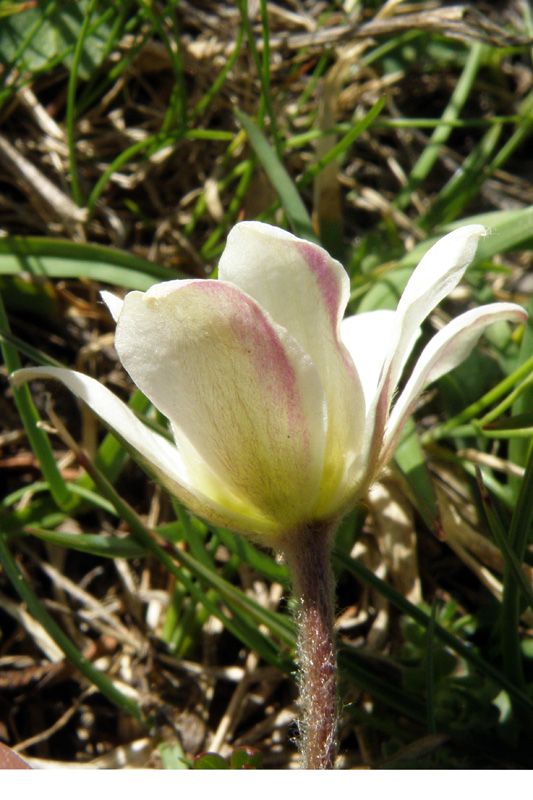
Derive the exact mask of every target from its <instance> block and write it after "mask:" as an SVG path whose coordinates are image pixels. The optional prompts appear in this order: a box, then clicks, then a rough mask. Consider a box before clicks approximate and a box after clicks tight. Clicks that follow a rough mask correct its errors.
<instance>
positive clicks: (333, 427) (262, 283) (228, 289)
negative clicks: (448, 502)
mask: <svg viewBox="0 0 533 800" xmlns="http://www.w3.org/2000/svg"><path fill="white" fill-rule="evenodd" d="M483 233H484V228H483V227H482V226H480V225H468V226H466V227H464V228H460V229H458V230H456V231H454V232H453V233H450V234H448V235H447V236H445V237H444V238H443V239H441V240H440V241H438V242H437V244H435V245H434V246H433V247H432V248H431V249H430V250H429V251H428V252H427V253H426V255H425V256H424V257H423V259H422V261H421V262H420V264H419V265H418V267H417V268H416V270H415V271H414V272H413V275H412V276H411V278H410V280H409V282H408V284H407V286H406V288H405V291H404V293H403V295H402V297H401V299H400V301H399V303H398V307H397V309H396V311H372V312H368V313H364V314H358V315H356V316H353V317H348V318H347V319H345V320H344V321H343V316H344V311H345V309H346V306H347V303H348V299H349V289H350V286H349V280H348V276H347V274H346V273H345V271H344V269H343V267H342V266H341V264H339V262H338V261H335V260H334V259H333V258H331V257H330V256H329V255H328V253H326V251H325V250H323V249H322V248H321V247H319V246H317V245H315V244H311V243H310V242H307V241H303V240H301V239H298V238H296V237H295V236H293V235H291V234H290V233H287V232H286V231H283V230H280V229H278V228H274V227H271V226H270V225H264V224H262V223H258V222H242V223H240V224H238V225H236V226H235V228H233V230H232V231H231V233H230V235H229V237H228V242H227V245H226V248H225V250H224V252H223V254H222V257H221V260H220V264H219V271H218V277H219V279H218V280H178V281H168V282H164V283H160V284H158V285H156V286H153V287H152V288H151V289H149V290H148V291H147V292H144V293H143V292H130V293H129V294H127V295H126V297H125V299H124V300H121V299H119V298H118V297H116V296H115V295H113V294H110V293H108V292H103V293H102V296H103V299H104V300H105V302H106V303H107V305H108V307H109V310H110V311H111V313H112V315H113V317H114V318H115V320H116V323H117V327H116V336H115V346H116V350H117V352H118V355H119V358H120V361H121V362H122V364H123V366H124V367H125V369H126V370H127V372H128V373H129V374H130V376H131V378H132V380H133V382H134V383H135V384H136V385H137V386H138V387H139V388H140V389H141V390H142V391H143V392H144V394H145V395H146V396H147V397H148V398H149V399H150V400H151V401H152V403H153V405H154V406H155V407H156V408H157V409H159V411H160V412H162V413H163V414H164V415H165V416H166V417H167V419H168V420H169V423H170V428H171V432H172V437H173V440H172V441H171V440H169V439H167V438H165V436H163V435H162V434H160V433H158V432H156V431H154V430H152V429H150V428H148V427H146V426H145V425H144V424H143V423H142V422H141V421H140V420H139V419H138V418H137V417H136V416H135V415H134V414H133V413H132V411H131V410H130V409H129V408H128V407H127V406H126V405H125V404H124V403H123V402H122V401H121V400H119V399H118V398H117V397H116V396H115V395H114V394H113V393H112V392H110V391H109V389H107V388H106V387H105V386H103V385H102V384H101V383H99V382H98V381H96V380H94V379H93V378H89V377H87V376H86V375H82V374H80V373H78V372H73V371H71V370H68V369H62V368H54V367H47V368H42V367H36V368H29V369H23V370H19V371H17V372H16V373H15V374H14V375H13V380H14V382H15V384H18V383H20V382H22V381H26V380H29V379H31V378H35V377H49V378H57V379H59V380H60V381H62V382H63V383H64V384H65V385H66V386H67V387H68V388H69V389H71V390H72V391H73V392H74V393H75V394H77V395H78V397H80V398H81V399H82V400H83V401H85V403H87V405H89V406H90V407H91V408H92V409H93V411H95V412H96V414H98V415H99V416H100V417H101V418H102V420H103V421H104V422H105V423H106V424H107V425H108V426H109V427H110V428H111V429H112V430H113V431H114V432H115V434H116V435H117V436H118V437H119V438H120V439H122V441H123V442H124V443H125V444H126V445H127V446H128V447H129V448H130V450H131V451H132V453H133V454H134V455H135V456H136V457H137V459H139V460H140V461H142V462H143V464H144V466H145V467H146V468H147V469H148V471H150V472H151V473H152V474H153V475H154V476H155V477H156V478H157V479H159V481H160V482H161V483H162V484H163V485H164V486H165V487H166V488H167V489H168V490H169V491H170V492H171V493H172V494H174V495H176V496H177V497H178V498H179V500H181V501H182V502H183V503H184V504H185V505H186V506H187V507H188V508H189V509H190V510H191V511H192V512H194V513H195V514H197V515H198V516H200V517H203V518H204V519H205V520H207V521H208V522H211V523H214V524H215V525H220V526H222V527H226V528H230V529H232V530H233V531H236V532H239V533H244V534H247V535H251V536H255V537H258V538H259V539H260V540H261V541H263V542H264V543H266V544H269V545H271V546H273V547H275V548H276V549H277V550H278V551H279V552H280V553H281V554H282V555H283V557H284V559H285V561H286V563H287V565H288V568H289V572H290V574H291V576H292V580H293V591H294V594H295V595H296V596H297V598H298V611H297V614H296V621H297V627H298V644H297V661H298V665H299V684H300V702H301V706H302V715H301V721H300V729H301V737H300V751H301V764H302V766H303V767H304V768H308V769H330V768H332V767H333V766H334V764H335V756H336V752H337V730H338V713H339V704H338V698H337V663H336V647H335V634H334V629H333V617H334V589H333V577H332V572H331V568H330V564H329V554H330V548H331V543H332V539H333V534H334V532H335V527H336V523H337V522H338V520H339V519H340V517H341V516H342V515H343V514H344V513H345V512H346V511H348V510H349V509H350V508H351V507H352V506H353V505H354V504H355V503H356V501H357V500H358V498H360V497H361V496H362V495H363V494H364V492H365V491H366V490H367V489H368V488H369V486H370V484H371V483H372V481H373V480H374V479H375V478H376V476H377V475H378V473H379V471H380V470H381V469H382V467H383V466H384V465H385V464H386V462H387V461H388V459H389V458H390V457H391V455H392V453H393V450H394V447H395V445H396V442H397V440H398V436H399V434H400V431H401V429H402V426H403V425H404V423H405V421H406V419H407V417H408V416H409V414H410V413H411V411H412V410H413V406H414V404H415V403H416V400H417V398H418V397H419V396H420V393H421V392H422V391H423V390H424V388H425V387H426V386H427V385H428V384H429V383H431V382H432V381H435V380H436V379H437V378H439V377H440V376H441V375H444V374H445V373H446V372H448V371H449V370H451V369H453V368H454V367H455V366H457V365H458V364H459V363H460V362H461V361H463V360H464V359H465V358H466V356H467V355H468V354H469V352H470V351H471V350H472V348H473V347H474V346H475V344H476V342H477V341H478V339H479V337H480V336H481V334H482V333H483V331H484V330H485V328H486V327H487V326H488V325H490V324H492V323H493V322H496V321H497V320H508V321H510V322H515V323H520V322H525V320H526V313H525V311H524V310H523V309H522V308H521V307H520V306H517V305H514V304H512V303H494V304H492V305H487V306H483V307H481V308H474V309H472V310H470V311H467V312H465V313H464V314H462V315H461V316H459V317H456V318H455V319H453V320H452V321H451V322H450V323H448V324H447V325H446V326H445V327H444V328H442V329H441V330H440V331H439V332H438V333H437V334H436V335H435V336H434V337H433V338H432V339H431V340H430V341H429V343H428V344H427V345H426V347H425V349H423V350H422V353H421V355H420V357H419V359H418V361H417V363H416V365H415V366H414V368H413V370H412V372H411V375H410V377H409V378H408V380H407V382H406V384H405V387H404V388H403V389H402V390H401V391H400V392H398V386H399V384H400V380H401V379H402V373H403V371H404V367H405V365H406V362H407V359H408V357H409V356H410V354H411V352H412V350H413V347H414V345H415V342H416V340H417V338H418V336H419V333H420V326H421V324H422V323H423V322H424V320H425V319H426V318H427V317H428V315H429V314H430V313H431V311H432V310H433V309H434V308H435V306H436V305H437V304H438V303H439V302H440V301H441V300H442V299H443V298H444V297H446V295H448V294H449V293H450V292H451V290H452V289H453V288H454V287H455V286H456V285H457V284H458V282H459V281H460V279H461V277H462V275H463V273H464V271H465V270H466V268H467V267H468V265H469V264H470V262H471V261H472V259H473V258H474V255H475V252H476V248H477V244H478V241H479V238H480V237H481V236H482V235H483Z"/></svg>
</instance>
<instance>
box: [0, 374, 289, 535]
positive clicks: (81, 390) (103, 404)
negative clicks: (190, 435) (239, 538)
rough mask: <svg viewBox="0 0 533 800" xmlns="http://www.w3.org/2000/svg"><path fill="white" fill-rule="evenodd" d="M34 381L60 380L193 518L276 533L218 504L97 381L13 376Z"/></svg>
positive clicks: (165, 444) (171, 449)
mask: <svg viewBox="0 0 533 800" xmlns="http://www.w3.org/2000/svg"><path fill="white" fill-rule="evenodd" d="M34 378H53V379H55V380H59V381H61V382H62V383H63V384H64V385H65V386H66V387H67V388H68V389H70V391H71V392H73V393H74V394H75V395H76V396H77V397H79V398H80V400H83V401H84V402H85V403H86V404H87V405H88V406H89V408H91V409H92V410H93V411H94V412H95V414H97V416H99V417H100V419H101V420H102V422H103V423H104V424H105V425H106V426H107V427H109V428H110V429H111V430H112V431H113V433H115V434H116V435H117V436H118V438H119V439H120V440H121V441H122V442H123V443H124V444H125V445H126V446H127V448H128V450H129V451H130V452H131V454H132V455H133V457H134V458H135V460H136V461H138V462H140V464H141V466H142V467H143V468H145V469H147V470H148V471H149V472H151V473H152V474H153V475H154V477H155V478H156V479H157V480H158V481H159V482H160V483H161V484H162V485H163V486H164V487H165V488H166V489H167V490H168V491H169V492H171V494H173V495H175V496H176V497H177V498H178V499H179V500H180V501H181V502H182V503H184V505H186V506H187V507H188V508H189V509H190V510H191V511H192V512H193V513H194V514H197V515H198V516H199V517H202V518H204V519H206V520H207V521H208V522H211V523H214V524H215V525H220V526H222V527H225V528H230V529H231V530H234V531H238V532H241V533H250V532H257V533H265V534H268V533H271V532H272V533H275V532H276V531H275V529H274V528H273V525H272V523H271V521H269V520H267V519H264V518H263V517H262V516H261V515H260V514H259V512H256V513H255V514H254V513H252V515H251V516H246V515H245V514H242V513H240V514H239V513H238V511H236V510H233V509H231V508H227V507H224V506H222V505H220V504H219V503H216V502H215V501H214V500H213V499H212V498H210V497H208V496H207V495H206V494H204V493H203V492H201V491H199V490H198V488H197V487H195V486H194V485H193V484H192V483H191V481H190V477H189V474H188V471H187V468H186V466H185V464H184V461H183V459H182V457H181V455H180V453H179V451H178V449H177V447H176V446H175V445H174V444H172V442H169V441H168V439H165V437H163V436H161V435H160V434H158V433H156V432H155V431H152V430H150V428H147V427H146V425H144V424H143V423H142V422H141V421H140V420H139V419H138V418H137V417H136V416H135V414H134V413H133V412H132V411H131V409H129V408H128V406H127V405H126V404H125V403H123V402H122V400H120V399H119V398H118V397H117V396H116V395H114V394H113V393H112V392H110V391H109V389H107V388H106V387H105V386H103V385H102V384H101V383H99V381H96V380H95V379H94V378H89V377H88V376H87V375H83V374H81V373H80V372H74V371H73V370H69V369H62V368H60V367H46V368H45V367H29V368H27V369H20V370H17V371H16V372H14V373H13V374H12V375H11V380H12V382H13V383H14V384H15V385H16V386H18V385H20V384H22V383H24V382H26V381H29V380H33V379H34Z"/></svg>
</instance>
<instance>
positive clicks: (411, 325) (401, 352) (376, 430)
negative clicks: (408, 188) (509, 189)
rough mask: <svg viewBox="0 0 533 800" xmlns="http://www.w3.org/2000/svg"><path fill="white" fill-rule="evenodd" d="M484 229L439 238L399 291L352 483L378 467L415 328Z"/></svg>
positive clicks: (458, 274)
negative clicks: (386, 348)
mask: <svg viewBox="0 0 533 800" xmlns="http://www.w3.org/2000/svg"><path fill="white" fill-rule="evenodd" d="M484 231H485V228H483V226H482V225H466V226H464V227H462V228H459V229H458V230H456V231H453V232H452V233H449V234H448V235H447V236H444V237H443V238H442V239H439V241H438V242H437V243H436V244H434V245H433V247H431V248H430V250H428V252H427V253H426V254H425V255H424V257H423V258H422V260H421V261H420V263H419V265H418V266H417V268H416V269H415V271H414V272H413V274H412V275H411V278H410V279H409V281H408V283H407V286H406V287H405V289H404V292H403V294H402V296H401V298H400V302H399V303H398V308H397V309H396V312H395V316H394V324H393V325H392V327H391V331H390V340H389V345H388V353H387V356H386V359H385V364H384V367H383V371H382V374H381V378H380V382H379V386H378V390H377V392H376V394H375V397H374V402H373V403H372V405H371V406H370V408H369V409H368V412H367V418H366V429H365V437H364V446H363V449H362V451H361V455H360V457H359V459H358V462H359V463H358V466H357V468H356V473H357V477H356V479H355V480H356V482H359V483H360V484H361V485H362V484H364V483H365V482H368V480H369V479H370V477H371V475H372V474H373V473H374V472H375V470H376V469H378V459H379V454H380V452H381V450H382V443H383V437H384V435H385V426H386V424H387V419H388V416H389V409H390V404H391V400H392V397H393V394H394V392H395V391H396V387H397V385H398V381H399V380H400V377H401V374H402V370H403V368H404V366H405V364H406V361H407V359H408V358H409V355H410V353H411V350H412V349H413V346H414V343H415V342H416V339H417V338H418V331H419V329H420V325H421V324H422V322H423V321H424V320H425V319H426V317H427V316H428V315H429V314H430V313H431V311H432V310H433V309H434V308H435V306H436V305H437V304H438V303H440V301H441V300H442V299H443V298H444V297H446V295H448V294H449V293H450V292H451V290H452V289H453V288H454V287H455V286H456V285H457V284H458V283H459V281H460V280H461V278H462V276H463V274H464V272H465V270H466V268H467V267H468V265H469V264H470V262H471V261H472V259H473V258H474V255H475V252H476V248H477V245H478V241H479V238H480V236H481V235H482V234H483V233H484Z"/></svg>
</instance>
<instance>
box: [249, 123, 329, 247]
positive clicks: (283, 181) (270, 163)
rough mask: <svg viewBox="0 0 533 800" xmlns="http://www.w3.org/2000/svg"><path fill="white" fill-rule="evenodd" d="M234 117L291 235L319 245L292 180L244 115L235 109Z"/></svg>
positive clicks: (262, 135)
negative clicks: (269, 184) (277, 199)
mask: <svg viewBox="0 0 533 800" xmlns="http://www.w3.org/2000/svg"><path fill="white" fill-rule="evenodd" d="M235 114H236V116H237V119H238V120H239V122H240V123H241V125H242V127H243V128H244V130H245V131H246V135H247V136H248V140H249V142H250V144H251V146H252V147H253V149H254V151H255V154H256V155H257V157H258V159H259V161H260V162H261V164H262V165H263V168H264V170H265V172H266V174H267V175H268V177H269V178H270V182H271V183H272V186H273V187H274V189H275V190H276V192H277V194H278V196H279V199H280V201H281V205H282V206H283V210H284V211H285V213H286V215H287V218H288V220H289V222H290V224H291V227H292V229H293V231H294V233H295V234H296V236H300V237H301V238H302V239H308V240H309V241H310V242H315V243H317V244H318V238H317V236H316V234H315V232H314V230H313V224H312V222H311V218H310V216H309V214H308V213H307V209H306V207H305V205H304V203H303V201H302V198H301V197H300V194H299V192H298V190H297V188H296V186H295V185H294V183H293V181H292V178H291V177H290V175H289V173H288V172H287V170H286V169H285V167H284V166H283V164H282V163H281V161H280V160H279V158H278V156H277V155H276V153H275V152H274V150H273V149H272V147H271V146H270V144H269V143H268V141H267V139H266V137H265V135H264V134H263V133H262V131H260V130H259V128H258V127H257V125H256V124H255V122H254V121H253V120H252V119H251V117H249V116H248V114H245V113H244V111H241V110H240V109H237V110H236V111H235Z"/></svg>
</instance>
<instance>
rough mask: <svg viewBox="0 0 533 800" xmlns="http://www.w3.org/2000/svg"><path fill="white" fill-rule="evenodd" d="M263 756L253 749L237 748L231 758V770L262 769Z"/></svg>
mask: <svg viewBox="0 0 533 800" xmlns="http://www.w3.org/2000/svg"><path fill="white" fill-rule="evenodd" d="M262 762H263V755H262V753H260V752H259V751H258V750H255V749H254V748H253V747H237V749H236V750H234V751H233V753H232V754H231V757H230V769H260V767H261V764H262Z"/></svg>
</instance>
